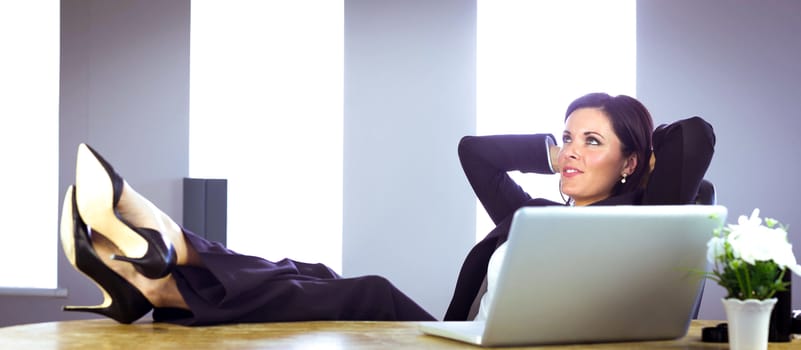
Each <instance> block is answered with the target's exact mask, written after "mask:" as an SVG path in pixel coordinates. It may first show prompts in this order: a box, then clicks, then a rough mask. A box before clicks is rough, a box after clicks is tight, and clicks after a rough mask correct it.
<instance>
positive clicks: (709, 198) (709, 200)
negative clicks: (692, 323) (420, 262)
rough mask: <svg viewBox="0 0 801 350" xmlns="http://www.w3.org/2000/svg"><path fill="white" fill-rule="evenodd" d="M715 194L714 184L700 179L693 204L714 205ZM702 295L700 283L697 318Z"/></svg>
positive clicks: (696, 302) (694, 313) (696, 309)
mask: <svg viewBox="0 0 801 350" xmlns="http://www.w3.org/2000/svg"><path fill="white" fill-rule="evenodd" d="M717 201H718V200H717V196H716V195H715V185H713V184H712V183H711V182H709V181H708V180H706V179H702V180H701V184H700V185H699V186H698V194H696V195H695V204H701V205H715V204H717ZM703 295H704V285H701V291H700V292H699V293H698V298H696V300H695V311H693V318H694V319H697V318H698V312H699V311H700V310H701V297H703Z"/></svg>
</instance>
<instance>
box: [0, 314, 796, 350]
mask: <svg viewBox="0 0 801 350" xmlns="http://www.w3.org/2000/svg"><path fill="white" fill-rule="evenodd" d="M717 323H718V322H715V321H693V323H692V325H691V327H690V331H689V333H688V335H687V336H686V337H684V338H681V339H678V340H674V341H657V342H638V343H608V344H595V345H570V346H547V347H530V348H527V349H548V350H556V349H728V344H726V343H722V344H714V343H702V342H701V341H700V338H701V336H700V334H701V328H702V327H706V326H712V325H715V324H717ZM0 347H2V348H3V349H82V350H89V349H128V348H137V349H161V348H165V349H167V348H169V349H191V350H199V349H376V348H386V349H421V348H425V349H481V348H479V347H475V346H471V345H468V344H463V343H459V342H455V341H450V340H447V339H442V338H438V337H432V336H427V335H424V334H422V333H421V332H420V331H419V330H418V329H417V325H416V323H414V322H295V323H259V324H237V325H226V326H214V327H182V326H176V325H172V324H164V323H136V324H133V325H121V324H118V323H116V322H114V321H111V320H105V319H103V320H91V321H65V322H49V323H36V324H28V325H20V326H11V327H5V328H0ZM769 348H770V349H791V348H792V349H801V340H799V339H795V340H794V341H793V342H792V343H770V346H769ZM505 349H514V348H505Z"/></svg>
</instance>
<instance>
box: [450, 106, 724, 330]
mask: <svg viewBox="0 0 801 350" xmlns="http://www.w3.org/2000/svg"><path fill="white" fill-rule="evenodd" d="M554 141H555V140H554V137H553V136H552V135H550V134H533V135H492V136H465V137H464V138H462V140H461V141H460V142H459V160H460V161H461V163H462V169H463V170H464V172H465V175H466V176H467V179H468V181H469V182H470V185H471V186H472V187H473V191H474V192H475V194H476V196H477V197H478V199H479V200H480V201H481V204H482V205H483V206H484V209H486V211H487V213H488V214H489V216H490V218H492V220H493V222H494V223H495V225H496V226H495V228H494V229H493V230H492V231H490V233H489V234H487V236H486V237H485V238H484V239H483V240H481V241H480V242H478V243H477V244H476V245H475V246H474V247H473V248H472V249H471V250H470V252H469V253H468V254H467V257H466V258H465V261H464V263H463V264H462V268H461V270H460V271H459V278H458V280H457V281H456V288H455V290H454V293H453V298H452V299H451V303H450V306H449V307H448V311H447V312H446V314H445V320H467V318H468V313H469V312H470V307H471V305H472V304H473V302H474V300H475V299H476V297H477V296H478V292H479V290H480V288H481V284H482V282H483V281H484V278H485V276H486V274H487V265H488V264H489V259H490V257H491V256H492V253H494V252H495V249H496V248H497V247H498V246H499V245H501V243H503V242H505V241H506V239H507V237H508V235H509V226H510V224H511V221H512V214H514V212H515V211H516V210H517V209H519V208H521V207H524V206H546V205H565V204H564V203H557V202H553V201H550V200H547V199H543V198H532V197H531V196H530V195H529V194H528V193H526V192H525V191H523V189H522V188H521V187H520V186H519V185H518V184H517V183H515V182H514V180H512V178H511V177H510V176H509V175H508V172H509V171H515V170H517V171H521V172H527V173H540V174H551V173H552V170H551V169H550V166H549V160H548V145H549V144H552V143H553V142H554ZM653 147H654V154H655V156H656V163H655V164H654V170H653V172H652V173H651V175H650V178H649V179H648V184H647V185H646V187H645V188H644V189H638V190H636V191H631V192H627V193H623V194H619V195H616V196H612V197H609V198H607V199H604V200H602V201H599V202H596V203H593V204H592V205H679V204H690V203H693V200H694V199H695V196H696V194H697V193H698V187H699V185H700V183H701V180H703V177H704V174H705V173H706V170H707V168H708V167H709V163H710V161H711V160H712V154H713V153H714V148H715V133H714V131H713V129H712V126H711V125H710V124H709V123H707V122H706V121H704V120H703V119H701V118H699V117H692V118H688V119H683V120H679V121H677V122H674V123H672V124H669V125H661V126H659V127H658V128H657V129H656V130H655V131H654V134H653Z"/></svg>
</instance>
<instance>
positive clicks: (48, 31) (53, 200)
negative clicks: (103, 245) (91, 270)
mask: <svg viewBox="0 0 801 350" xmlns="http://www.w3.org/2000/svg"><path fill="white" fill-rule="evenodd" d="M59 9H60V4H59V1H58V0H28V1H3V2H0V43H3V53H2V54H0V123H2V127H0V157H2V160H3V171H0V183H2V184H3V195H2V202H0V203H2V204H0V222H2V227H3V228H2V231H0V232H1V233H0V237H2V240H3V244H0V266H2V267H0V287H12V288H47V289H52V288H55V287H56V283H57V277H56V274H57V258H58V251H57V248H58V246H57V245H56V239H57V237H58V211H59V203H60V201H61V197H60V196H59V193H58V163H59V162H58V145H59V142H58V124H59V123H58V89H59V47H60V44H59V40H60V38H59V33H60V28H59V26H60V22H61V21H60V12H59V11H60V10H59Z"/></svg>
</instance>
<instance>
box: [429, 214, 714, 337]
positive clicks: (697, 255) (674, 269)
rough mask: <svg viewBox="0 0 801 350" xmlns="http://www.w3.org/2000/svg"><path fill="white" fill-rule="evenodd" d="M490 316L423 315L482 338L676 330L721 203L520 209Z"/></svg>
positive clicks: (695, 295) (689, 306)
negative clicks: (478, 318) (460, 318)
mask: <svg viewBox="0 0 801 350" xmlns="http://www.w3.org/2000/svg"><path fill="white" fill-rule="evenodd" d="M514 215H515V216H514V218H513V221H512V225H511V228H510V232H509V240H508V244H507V245H508V247H507V251H506V256H505V257H504V260H503V262H502V263H501V270H500V273H499V276H498V282H497V289H496V291H495V298H494V299H493V301H492V303H491V304H490V309H489V311H488V313H487V319H486V321H465V322H458V321H434V322H421V323H420V330H421V331H422V332H424V333H425V334H429V335H434V336H440V337H446V338H451V339H455V340H459V341H463V342H467V343H472V344H476V345H480V346H512V345H520V346H522V345H547V344H577V343H602V342H622V341H644V340H661V339H675V338H679V337H682V336H684V335H686V333H687V329H688V327H689V324H690V321H691V319H692V316H693V312H694V310H695V306H696V305H697V304H696V303H698V302H700V297H699V295H700V293H701V291H702V289H703V283H704V279H703V277H702V276H701V275H700V274H699V272H698V271H708V270H709V265H708V263H707V261H706V243H707V241H708V240H709V238H710V237H712V232H713V230H714V229H715V228H717V227H719V226H720V225H721V224H722V223H724V222H725V220H726V215H727V210H726V208H725V207H723V206H719V205H676V206H604V207H601V206H599V207H575V208H570V207H528V208H521V209H520V210H518V211H517V212H516V213H515V214H514Z"/></svg>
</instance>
